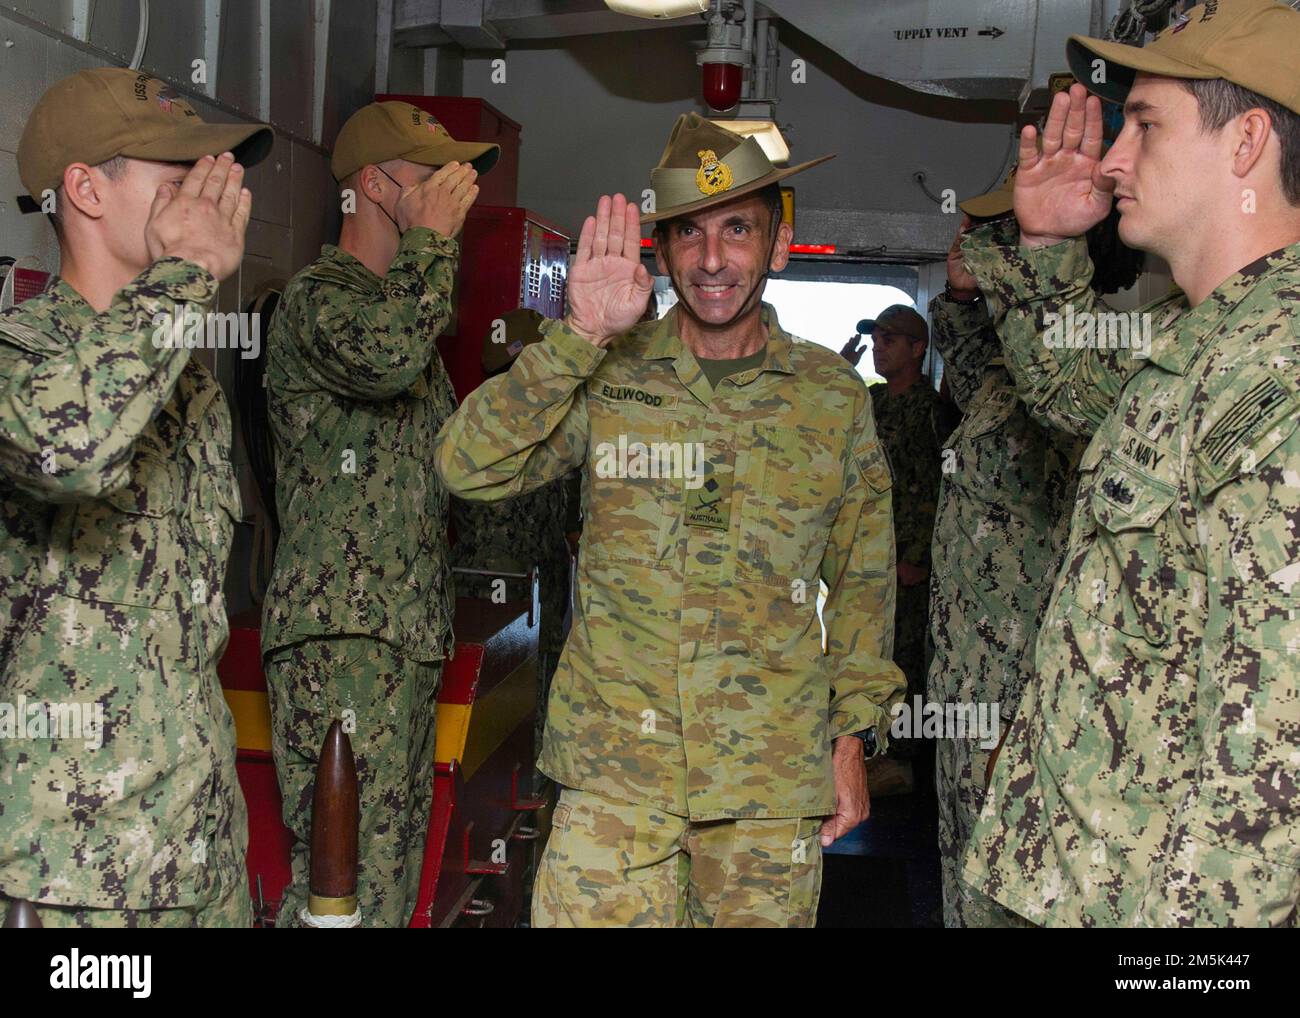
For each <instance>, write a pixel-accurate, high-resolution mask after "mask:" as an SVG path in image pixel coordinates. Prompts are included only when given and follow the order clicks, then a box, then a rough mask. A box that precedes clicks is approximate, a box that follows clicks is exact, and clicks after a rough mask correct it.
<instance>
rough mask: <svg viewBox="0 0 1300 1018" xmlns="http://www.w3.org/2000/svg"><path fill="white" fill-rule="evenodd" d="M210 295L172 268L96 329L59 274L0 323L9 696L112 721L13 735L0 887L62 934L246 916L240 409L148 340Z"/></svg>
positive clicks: (3, 749) (0, 591)
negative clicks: (237, 677) (91, 733)
mask: <svg viewBox="0 0 1300 1018" xmlns="http://www.w3.org/2000/svg"><path fill="white" fill-rule="evenodd" d="M216 292H217V281H216V280H215V279H214V278H213V277H212V275H211V274H210V273H208V272H207V271H206V270H205V269H202V268H200V267H199V266H198V265H195V264H193V263H191V262H186V261H182V260H181V259H177V258H164V259H161V260H160V261H158V262H155V263H154V264H153V265H152V266H151V267H150V268H149V269H147V270H146V271H145V272H143V273H141V274H140V275H139V276H137V277H136V278H135V279H134V280H133V281H132V282H131V283H130V284H128V285H127V286H126V287H124V288H123V289H122V290H120V291H119V292H118V293H117V294H116V295H115V296H114V298H113V303H112V305H111V306H110V307H109V308H108V309H107V310H105V311H104V312H102V313H100V314H96V312H95V311H94V309H93V308H91V307H90V305H89V304H87V303H86V302H85V301H84V300H83V299H82V298H81V296H80V295H79V294H78V293H77V292H76V291H75V290H73V289H72V288H71V287H70V286H68V284H67V283H65V282H63V281H62V280H58V281H56V282H55V283H54V284H53V285H52V286H51V288H50V289H48V290H47V291H46V292H45V293H43V294H41V295H40V296H37V297H34V298H32V299H31V300H28V301H26V302H25V303H23V304H21V305H19V306H17V307H14V308H11V309H9V310H8V311H6V312H5V313H4V314H3V316H2V317H0V377H2V378H3V394H2V395H0V506H2V507H3V514H4V526H3V531H2V533H3V542H4V543H3V551H2V553H0V576H2V577H3V583H0V626H2V627H3V628H2V629H0V668H2V669H3V671H2V672H0V700H3V702H4V704H5V705H6V706H8V707H9V708H10V710H11V711H22V714H26V715H27V717H26V718H25V719H24V718H23V717H22V716H21V715H20V716H19V717H18V718H17V719H16V720H17V721H18V722H19V723H22V722H23V721H24V720H26V721H28V722H30V721H31V713H30V712H29V711H25V710H23V709H22V707H21V706H20V705H21V704H23V702H24V700H25V701H26V704H27V706H28V707H30V706H31V705H33V704H41V705H51V706H54V705H60V704H62V705H65V706H68V705H72V704H78V705H80V704H91V703H93V704H97V705H99V706H101V707H102V709H103V728H102V744H101V745H99V746H98V748H91V747H88V746H87V745H86V743H85V741H84V736H85V730H84V729H83V731H82V733H80V734H78V735H74V736H73V737H67V736H68V735H69V732H68V730H67V729H66V728H65V727H64V726H63V723H62V722H61V723H60V729H61V730H60V732H59V736H55V735H54V734H53V727H54V726H53V725H51V726H50V731H51V737H49V738H45V737H44V736H43V735H40V734H38V735H37V737H35V738H32V737H28V738H23V739H21V740H19V739H16V738H14V737H13V736H14V735H15V734H16V733H15V732H14V731H9V732H4V735H5V737H3V738H0V892H2V893H3V894H4V895H7V896H11V897H17V898H27V899H30V900H31V901H33V902H36V903H38V904H39V905H40V906H48V907H38V912H39V914H40V916H41V919H42V922H45V923H46V924H48V925H105V926H109V925H130V926H138V925H150V926H171V925H186V926H187V925H205V926H206V925H230V926H248V925H251V922H252V913H251V907H250V902H249V896H248V883H247V881H248V876H247V873H246V871H245V868H244V853H245V851H246V849H247V845H248V820H247V814H246V812H245V808H244V798H243V795H242V793H241V792H240V789H239V782H238V779H237V778H236V775H235V733H234V725H233V722H232V720H231V716H230V711H229V710H228V709H227V707H226V701H225V699H224V698H223V696H222V693H221V685H220V683H219V682H218V680H217V661H218V660H219V659H220V657H221V653H222V650H223V649H224V647H225V643H226V635H227V628H226V612H225V606H224V603H223V601H222V595H221V584H222V580H223V577H224V575H225V571H226V560H227V558H228V556H229V552H230V542H231V536H232V534H233V531H234V522H235V520H236V519H237V518H238V517H239V515H240V504H239V491H238V488H237V486H236V484H235V476H234V471H233V469H232V467H231V465H230V459H229V449H230V441H231V431H230V415H229V412H228V410H227V409H226V402H225V399H224V397H223V396H222V394H221V390H220V388H219V387H218V386H217V383H216V382H215V381H214V380H213V378H212V376H211V375H210V374H209V373H208V371H207V370H206V369H205V368H204V367H203V366H202V365H201V364H200V363H199V362H198V361H196V360H194V359H193V358H191V357H190V355H189V351H188V350H185V349H177V348H166V347H161V346H160V347H155V345H154V342H153V338H154V327H153V325H152V320H153V318H154V316H155V315H157V314H160V313H166V314H170V313H171V312H172V311H173V309H175V308H178V307H179V306H180V305H190V306H193V307H196V308H206V306H207V305H209V304H210V303H211V301H212V299H213V297H214V296H215V294H216ZM9 720H10V722H11V723H12V722H14V721H15V717H14V714H12V713H11V714H10V717H9ZM5 727H6V726H5V719H4V716H3V713H0V731H3V729H4V728H5ZM26 730H27V731H29V732H30V731H31V729H30V727H29V728H27V729H26ZM37 731H38V732H39V728H38V729H37Z"/></svg>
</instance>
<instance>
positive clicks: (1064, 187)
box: [1015, 82, 1115, 247]
mask: <svg viewBox="0 0 1300 1018" xmlns="http://www.w3.org/2000/svg"><path fill="white" fill-rule="evenodd" d="M1037 138H1038V132H1037V131H1036V130H1035V129H1034V126H1033V125H1032V124H1030V125H1028V126H1026V127H1025V129H1024V130H1023V131H1021V132H1020V165H1019V169H1018V170H1017V171H1016V190H1015V195H1016V199H1015V200H1016V219H1017V220H1018V221H1019V223H1020V235H1021V243H1023V244H1026V245H1028V246H1029V247H1043V246H1045V245H1047V244H1057V243H1060V242H1061V241H1062V240H1065V239H1066V238H1068V237H1080V236H1082V235H1083V234H1084V233H1086V232H1087V231H1088V230H1089V229H1091V228H1092V227H1093V226H1095V225H1097V223H1099V222H1101V221H1102V220H1103V219H1105V218H1106V214H1107V213H1108V212H1109V211H1110V204H1111V194H1112V192H1113V191H1114V190H1115V180H1114V179H1113V178H1111V177H1107V176H1104V175H1103V174H1102V172H1101V100H1100V99H1098V98H1097V97H1096V96H1090V95H1088V90H1087V89H1086V88H1084V87H1083V86H1082V85H1080V84H1078V83H1077V82H1076V83H1075V84H1073V85H1071V86H1070V91H1069V94H1068V95H1067V94H1066V93H1065V92H1058V93H1057V94H1056V95H1055V96H1053V97H1052V108H1051V110H1050V112H1049V113H1048V114H1047V124H1046V125H1045V126H1044V127H1043V150H1042V152H1039V151H1038V144H1037Z"/></svg>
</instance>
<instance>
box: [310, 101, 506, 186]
mask: <svg viewBox="0 0 1300 1018" xmlns="http://www.w3.org/2000/svg"><path fill="white" fill-rule="evenodd" d="M500 155H501V146H500V145H494V144H492V143H491V142H485V141H457V140H456V139H455V138H453V137H452V136H451V135H450V134H449V133H448V132H447V129H446V128H445V127H443V126H442V124H440V123H438V121H437V118H435V117H434V116H433V115H432V114H431V113H426V112H425V111H424V110H422V109H420V108H419V107H418V106H412V105H411V104H410V103H404V102H398V101H396V100H394V101H391V102H382V103H371V104H370V105H369V106H363V107H361V109H359V110H357V111H356V113H354V114H352V116H350V117H348V120H347V123H345V124H344V125H343V127H342V128H341V129H340V131H339V136H338V139H337V140H336V141H335V142H334V155H333V156H332V157H331V159H330V172H331V173H333V174H334V179H335V180H338V181H342V180H343V179H344V178H345V177H348V176H351V175H352V174H353V173H356V172H357V170H359V169H361V167H363V166H372V165H374V164H376V163H382V162H387V161H388V160H389V159H406V160H408V161H409V162H413V163H420V164H421V165H423V166H444V165H446V164H447V163H472V164H473V166H474V169H476V170H477V171H478V172H479V175H480V176H481V175H482V174H484V173H487V171H488V170H490V169H492V167H493V166H495V165H496V161H497V159H498V158H499V157H500Z"/></svg>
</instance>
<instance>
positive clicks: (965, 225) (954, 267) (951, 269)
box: [948, 216, 980, 300]
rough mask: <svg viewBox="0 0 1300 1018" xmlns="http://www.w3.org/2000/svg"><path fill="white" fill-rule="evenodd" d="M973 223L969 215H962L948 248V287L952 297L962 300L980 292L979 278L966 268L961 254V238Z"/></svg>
mask: <svg viewBox="0 0 1300 1018" xmlns="http://www.w3.org/2000/svg"><path fill="white" fill-rule="evenodd" d="M973 225H974V223H973V222H972V221H971V217H970V216H962V218H961V226H959V227H957V236H955V237H953V239H952V246H951V247H949V248H948V289H949V291H950V292H951V293H952V295H953V296H954V297H958V298H961V299H963V300H964V299H965V298H967V297H973V296H976V295H978V294H979V292H980V283H979V280H978V279H976V278H975V277H974V276H973V275H971V273H970V270H969V269H967V268H966V262H965V260H964V259H963V258H962V254H961V239H962V237H964V236H966V234H967V233H968V232H969V231H970V228H971V227H972V226H973Z"/></svg>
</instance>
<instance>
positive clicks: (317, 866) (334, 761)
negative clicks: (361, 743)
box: [307, 720, 360, 916]
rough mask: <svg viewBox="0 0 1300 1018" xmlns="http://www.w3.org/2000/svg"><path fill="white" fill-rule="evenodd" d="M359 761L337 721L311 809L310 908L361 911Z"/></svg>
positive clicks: (333, 913)
mask: <svg viewBox="0 0 1300 1018" xmlns="http://www.w3.org/2000/svg"><path fill="white" fill-rule="evenodd" d="M359 816H360V806H359V801H358V797H357V764H356V760H355V759H353V756H352V742H351V741H350V740H349V739H348V737H347V734H346V733H345V732H344V731H343V722H341V721H337V720H336V721H335V722H334V723H333V724H331V725H330V729H329V731H328V732H327V733H326V735H325V744H324V745H323V746H322V747H321V752H320V763H318V764H317V765H316V790H315V794H314V795H313V797H312V807H311V880H310V885H309V886H310V891H311V893H310V895H309V896H308V898H307V911H308V912H310V913H311V914H312V915H314V916H349V915H352V914H353V913H354V912H355V911H356V910H357V825H358V820H359Z"/></svg>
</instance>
